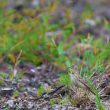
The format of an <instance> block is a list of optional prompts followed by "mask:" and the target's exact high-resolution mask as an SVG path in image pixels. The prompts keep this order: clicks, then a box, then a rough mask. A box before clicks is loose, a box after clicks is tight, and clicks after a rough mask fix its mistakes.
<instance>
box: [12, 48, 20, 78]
mask: <svg viewBox="0 0 110 110" xmlns="http://www.w3.org/2000/svg"><path fill="white" fill-rule="evenodd" d="M21 54H22V50H21V51H20V52H19V54H18V56H17V58H16V62H15V64H14V69H13V74H14V77H16V74H17V69H16V68H17V65H18V60H19V59H20V57H21Z"/></svg>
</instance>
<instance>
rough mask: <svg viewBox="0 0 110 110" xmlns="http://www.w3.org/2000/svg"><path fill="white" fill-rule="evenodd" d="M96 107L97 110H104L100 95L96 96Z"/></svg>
mask: <svg viewBox="0 0 110 110" xmlns="http://www.w3.org/2000/svg"><path fill="white" fill-rule="evenodd" d="M96 107H97V109H99V110H105V108H104V105H103V104H102V102H101V100H100V95H99V94H96Z"/></svg>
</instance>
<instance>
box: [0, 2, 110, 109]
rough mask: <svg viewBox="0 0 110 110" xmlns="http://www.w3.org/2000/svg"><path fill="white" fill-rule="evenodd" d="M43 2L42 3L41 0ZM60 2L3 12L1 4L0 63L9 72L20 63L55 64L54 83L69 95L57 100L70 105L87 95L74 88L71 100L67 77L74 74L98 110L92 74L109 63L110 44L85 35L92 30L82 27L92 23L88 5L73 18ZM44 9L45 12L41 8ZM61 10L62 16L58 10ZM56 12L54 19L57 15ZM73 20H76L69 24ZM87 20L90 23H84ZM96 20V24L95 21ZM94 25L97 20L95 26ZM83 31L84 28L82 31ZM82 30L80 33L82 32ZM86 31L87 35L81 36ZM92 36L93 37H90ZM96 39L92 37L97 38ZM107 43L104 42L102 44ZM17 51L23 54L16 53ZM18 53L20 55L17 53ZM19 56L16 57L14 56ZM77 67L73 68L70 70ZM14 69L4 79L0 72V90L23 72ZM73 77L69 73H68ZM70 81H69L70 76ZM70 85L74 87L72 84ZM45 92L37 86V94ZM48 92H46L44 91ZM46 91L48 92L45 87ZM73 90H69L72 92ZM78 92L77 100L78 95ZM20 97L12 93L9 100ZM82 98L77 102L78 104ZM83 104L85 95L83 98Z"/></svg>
mask: <svg viewBox="0 0 110 110" xmlns="http://www.w3.org/2000/svg"><path fill="white" fill-rule="evenodd" d="M42 2H43V1H42ZM60 2H61V1H55V2H52V3H49V4H48V5H47V7H46V6H44V4H43V3H42V4H41V6H40V5H39V6H37V7H36V8H28V7H26V8H23V9H22V10H20V11H19V10H16V9H11V10H6V9H5V8H4V7H6V1H2V2H1V4H0V63H3V62H6V63H10V64H12V67H11V70H12V69H13V68H14V69H16V65H19V64H20V62H26V61H27V62H31V63H33V64H35V65H36V66H38V65H41V64H43V63H46V64H47V63H51V64H53V65H54V66H57V67H58V68H59V69H60V71H65V70H66V69H67V70H68V68H69V71H66V73H65V72H62V73H63V74H61V75H60V76H59V80H58V81H59V82H58V84H59V85H65V86H66V87H67V88H68V89H69V90H68V93H69V94H68V95H67V94H66V95H67V96H64V98H62V101H61V104H62V103H64V102H65V103H67V101H68V100H70V102H73V105H76V106H77V104H80V102H81V101H84V100H82V98H84V97H83V96H85V94H86V93H88V92H86V93H83V92H82V89H81V88H79V87H77V89H78V90H80V89H81V91H80V92H79V91H77V94H75V93H76V91H75V93H74V94H75V95H76V97H73V99H74V100H72V101H71V99H72V98H71V97H70V96H71V94H72V93H71V92H70V91H71V86H72V83H73V82H74V81H72V78H71V74H75V72H76V71H77V75H78V81H79V82H80V80H79V79H80V78H81V79H85V80H86V83H85V82H84V84H86V85H84V84H83V83H82V82H81V83H82V84H83V86H87V87H88V88H89V89H90V90H89V92H90V93H91V92H93V93H94V96H95V99H96V100H95V101H94V102H95V104H96V107H97V108H98V109H99V110H104V106H103V105H102V102H101V98H100V94H99V92H98V90H97V89H96V85H95V86H94V83H93V76H94V75H96V76H97V75H98V74H100V73H101V72H104V71H105V66H107V65H109V61H110V58H109V56H110V52H109V51H110V44H109V40H108V39H107V42H106V41H104V40H103V38H102V36H101V37H99V38H98V37H97V36H95V35H94V33H95V32H91V31H90V32H88V30H87V29H88V28H89V27H91V28H95V26H94V27H92V26H91V25H90V23H89V24H86V23H85V24H84V21H85V20H86V19H94V13H93V9H92V8H91V6H90V5H89V4H87V5H86V6H85V8H84V11H83V12H82V13H81V14H80V17H78V19H77V20H76V18H77V17H75V18H73V17H72V16H71V14H70V13H72V12H71V8H70V9H65V8H64V7H63V8H60V7H61V3H60ZM42 7H44V8H42ZM60 9H61V10H62V13H63V14H62V13H61V15H59V14H58V12H57V11H60ZM57 14H58V15H57ZM74 19H75V20H76V22H73V21H74ZM89 22H90V21H89ZM94 22H95V21H94ZM95 23H96V24H95V25H97V23H98V25H99V21H98V22H95ZM103 25H104V27H105V28H106V29H107V30H108V31H109V32H110V23H109V22H108V21H107V20H104V24H103ZM83 28H84V30H83ZM82 31H84V32H82ZM86 31H87V32H86ZM93 36H95V37H93ZM96 37H97V38H96ZM105 43H106V44H105ZM21 51H22V52H21ZM20 53H21V54H20ZM19 54H20V59H18V56H19ZM75 66H76V67H77V69H76V68H74V67H75ZM17 73H18V74H17V75H15V74H14V71H13V72H12V73H11V74H10V76H9V75H6V74H4V73H2V72H1V73H0V79H1V80H0V85H1V86H3V85H4V83H5V81H4V79H6V78H7V77H8V76H9V77H8V79H11V81H12V80H14V78H15V77H16V80H21V79H22V78H23V75H24V74H23V73H22V72H21V71H20V72H17ZM73 76H74V75H73ZM73 79H74V78H73ZM73 86H74V84H73ZM45 91H46V90H45V88H44V86H43V85H41V86H40V87H39V88H37V95H38V96H41V95H42V94H43V93H44V92H45ZM46 92H48V88H47V91H46ZM49 92H50V89H49ZM72 92H74V91H72ZM79 94H80V95H81V97H79ZM17 96H19V92H18V91H17V90H16V91H15V92H14V93H13V97H17ZM65 98H67V100H65ZM80 99H81V100H80ZM85 100H86V102H85V103H87V102H88V101H90V100H89V98H88V97H85ZM56 102H58V101H57V99H51V100H50V104H51V105H52V106H53V105H54V104H55V103H56Z"/></svg>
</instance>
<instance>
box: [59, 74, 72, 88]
mask: <svg viewBox="0 0 110 110" xmlns="http://www.w3.org/2000/svg"><path fill="white" fill-rule="evenodd" d="M59 81H60V84H63V85H66V86H70V85H71V83H72V82H71V78H70V75H69V74H61V75H60V77H59Z"/></svg>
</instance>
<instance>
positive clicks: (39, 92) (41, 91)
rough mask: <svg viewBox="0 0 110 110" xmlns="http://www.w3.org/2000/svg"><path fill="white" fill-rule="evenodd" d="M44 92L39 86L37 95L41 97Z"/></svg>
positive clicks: (41, 86) (42, 87)
mask: <svg viewBox="0 0 110 110" xmlns="http://www.w3.org/2000/svg"><path fill="white" fill-rule="evenodd" d="M44 92H45V89H44V86H43V85H40V87H39V88H38V90H37V95H38V96H41V95H42V94H43V93H44Z"/></svg>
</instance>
